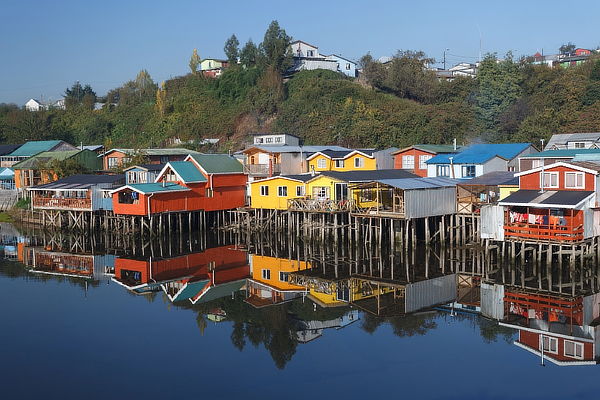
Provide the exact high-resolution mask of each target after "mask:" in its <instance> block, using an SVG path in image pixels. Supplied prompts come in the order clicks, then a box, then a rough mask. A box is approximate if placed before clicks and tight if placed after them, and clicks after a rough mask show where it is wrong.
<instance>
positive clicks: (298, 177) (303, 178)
mask: <svg viewBox="0 0 600 400" xmlns="http://www.w3.org/2000/svg"><path fill="white" fill-rule="evenodd" d="M315 176H316V175H312V174H299V175H279V176H278V177H277V178H288V179H295V180H297V181H302V182H308V181H309V180H311V179H312V178H314V177H315ZM256 182H259V181H256Z"/></svg>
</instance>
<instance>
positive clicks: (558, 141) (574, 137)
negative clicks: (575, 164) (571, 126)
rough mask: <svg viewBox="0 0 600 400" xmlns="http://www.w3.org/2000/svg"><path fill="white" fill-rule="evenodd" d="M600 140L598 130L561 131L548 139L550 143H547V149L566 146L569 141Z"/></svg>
mask: <svg viewBox="0 0 600 400" xmlns="http://www.w3.org/2000/svg"><path fill="white" fill-rule="evenodd" d="M599 140H600V133H598V132H590V133H559V134H556V135H552V137H551V138H550V140H548V144H547V145H546V147H545V148H546V149H550V148H552V147H553V146H559V147H560V146H565V145H566V144H567V142H577V141H581V142H597V141H599Z"/></svg>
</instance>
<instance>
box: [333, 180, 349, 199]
mask: <svg viewBox="0 0 600 400" xmlns="http://www.w3.org/2000/svg"><path fill="white" fill-rule="evenodd" d="M340 200H348V184H347V183H336V184H335V201H340Z"/></svg>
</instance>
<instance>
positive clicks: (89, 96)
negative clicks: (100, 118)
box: [65, 81, 96, 108]
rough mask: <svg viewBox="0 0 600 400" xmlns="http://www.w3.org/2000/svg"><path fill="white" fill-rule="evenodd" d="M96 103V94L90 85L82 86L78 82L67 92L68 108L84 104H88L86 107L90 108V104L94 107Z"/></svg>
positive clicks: (66, 104) (66, 103)
mask: <svg viewBox="0 0 600 400" xmlns="http://www.w3.org/2000/svg"><path fill="white" fill-rule="evenodd" d="M84 100H85V102H84ZM95 102H96V92H94V90H93V89H92V87H91V86H90V85H89V84H86V85H85V86H81V83H79V81H77V82H75V83H74V84H73V85H72V86H71V87H70V88H67V89H66V90H65V106H66V107H67V108H70V107H73V106H77V105H80V104H82V103H84V104H86V106H87V107H88V108H89V106H90V104H91V106H92V107H93V105H94V103H95Z"/></svg>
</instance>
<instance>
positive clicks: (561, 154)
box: [523, 149, 600, 158]
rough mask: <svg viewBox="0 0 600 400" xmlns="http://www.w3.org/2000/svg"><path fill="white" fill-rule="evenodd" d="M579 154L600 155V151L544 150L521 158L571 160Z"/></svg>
mask: <svg viewBox="0 0 600 400" xmlns="http://www.w3.org/2000/svg"><path fill="white" fill-rule="evenodd" d="M580 154H600V149H561V150H546V151H542V152H539V153H533V154H527V155H526V156H523V158H571V157H576V156H578V155H580Z"/></svg>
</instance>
